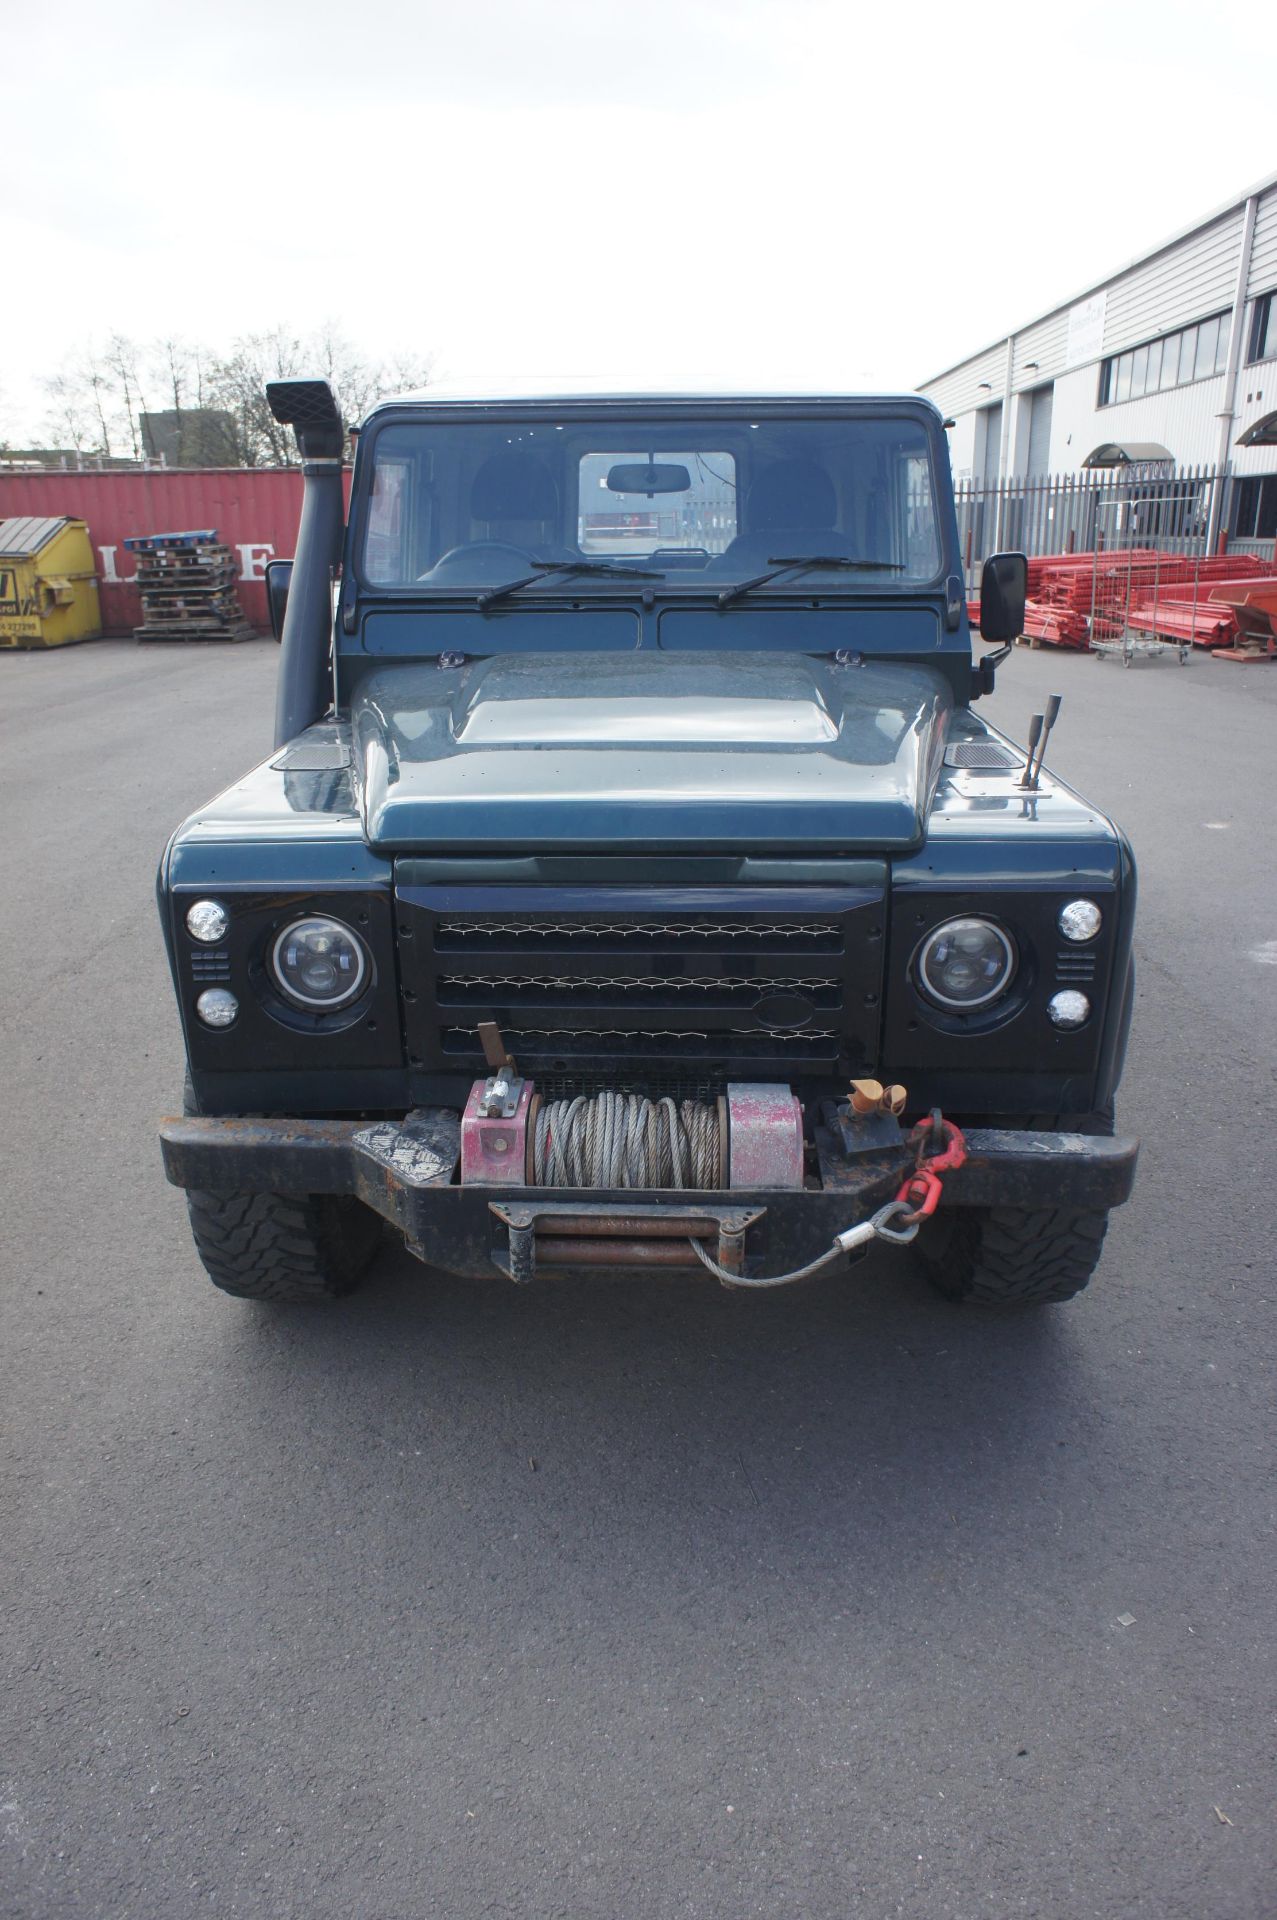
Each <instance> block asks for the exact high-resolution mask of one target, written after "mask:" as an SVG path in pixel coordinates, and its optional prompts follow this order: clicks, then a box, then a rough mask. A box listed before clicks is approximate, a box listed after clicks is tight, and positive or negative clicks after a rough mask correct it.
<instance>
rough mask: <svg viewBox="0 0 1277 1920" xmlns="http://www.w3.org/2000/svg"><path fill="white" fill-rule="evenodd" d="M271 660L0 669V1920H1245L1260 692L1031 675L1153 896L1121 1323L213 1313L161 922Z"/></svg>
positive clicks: (240, 765) (1135, 1079) (1267, 1110)
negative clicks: (1139, 1141)
mask: <svg viewBox="0 0 1277 1920" xmlns="http://www.w3.org/2000/svg"><path fill="white" fill-rule="evenodd" d="M277 658H278V654H277V650H276V649H275V648H274V647H273V646H272V645H271V644H270V643H269V642H265V643H253V644H246V645H244V646H241V647H238V648H225V649H216V650H214V649H213V648H212V647H208V648H204V647H199V646H190V647H187V648H184V649H180V648H178V649H173V650H161V649H158V648H152V649H143V648H139V647H135V646H133V645H132V644H130V643H124V642H120V643H111V642H108V643H102V644H99V645H96V646H86V647H81V648H78V649H75V650H73V651H68V652H65V653H61V654H52V655H47V656H46V655H29V654H28V655H21V656H10V657H6V658H3V659H0V748H2V751H0V806H2V808H3V813H2V816H0V817H2V819H3V836H2V838H0V872H2V874H3V881H2V887H0V897H2V898H3V903H4V913H3V917H2V920H0V980H2V982H3V994H2V996H0V1033H2V1039H0V1047H2V1058H3V1066H4V1077H3V1085H4V1107H5V1123H6V1132H5V1138H6V1141H7V1146H6V1150H5V1155H4V1188H3V1191H4V1210H3V1227H2V1228H0V1232H2V1234H3V1253H4V1259H3V1279H2V1283H0V1316H2V1318H0V1370H2V1372H0V1391H2V1395H3V1399H2V1402H0V1405H2V1411H3V1421H4V1444H3V1451H2V1454H0V1496H2V1498H3V1510H2V1512H0V1542H2V1543H3V1545H2V1547H0V1555H2V1558H3V1569H4V1570H3V1616H2V1627H3V1635H2V1640H0V1681H2V1691H0V1912H3V1913H4V1914H5V1915H7V1916H21V1920H44V1917H45V1916H49V1917H53V1916H63V1915H67V1916H93V1917H94V1920H104V1917H106V1916H111V1917H114V1916H130V1920H134V1917H136V1920H161V1917H163V1920H167V1916H177V1915H181V1916H187V1915H191V1914H196V1913H209V1914H217V1915H244V1916H270V1917H272V1920H273V1917H275V1916H294V1915H296V1916H305V1920H329V1917H330V1916H331V1917H332V1920H338V1917H340V1920H362V1917H363V1916H371V1917H375V1920H427V1917H429V1920H435V1917H436V1916H440V1917H444V1920H452V1916H457V1917H458V1920H471V1916H511V1920H514V1917H515V1916H517V1917H518V1920H549V1917H550V1916H559V1915H562V1916H568V1917H569V1920H632V1917H633V1920H639V1917H640V1916H641V1920H683V1917H684V1916H686V1920H753V1917H754V1916H758V1917H759V1920H800V1917H801V1920H850V1917H851V1916H855V1917H856V1920H859V1917H860V1916H866V1917H869V1916H872V1917H873V1920H878V1917H879V1916H881V1920H896V1916H905V1917H906V1920H977V1916H979V1917H990V1916H991V1917H992V1920H1004V1917H1008V1920H1009V1917H1011V1916H1017V1917H1018V1916H1033V1917H1034V1920H1057V1917H1058V1920H1090V1917H1091V1916H1094V1917H1095V1920H1265V1917H1266V1916H1273V1915H1275V1914H1277V1837H1275V1831H1274V1797H1275V1790H1277V1764H1275V1760H1274V1725H1275V1722H1274V1705H1275V1704H1277V1703H1275V1695H1277V1652H1275V1637H1274V1594H1275V1593H1277V1566H1275V1559H1277V1556H1275V1555H1274V1527H1273V1520H1274V1501H1275V1498H1277V1496H1275V1492H1274V1489H1275V1487H1277V1479H1275V1477H1274V1472H1273V1468H1274V1418H1273V1381H1274V1371H1273V1357H1274V1355H1273V1349H1274V1344H1275V1342H1274V1321H1275V1318H1277V1270H1275V1264H1277V1263H1275V1262H1274V1254H1273V1234H1272V1180H1273V1152H1272V1142H1273V1138H1274V1117H1275V1114H1274V1106H1275V1103H1274V1077H1275V1069H1277V1032H1275V1028H1277V1019H1275V1017H1274V1006H1275V1000H1277V877H1275V873H1274V859H1273V768H1274V740H1275V738H1277V667H1268V666H1254V667H1249V666H1248V667H1240V666H1225V665H1221V664H1217V663H1212V662H1210V661H1209V660H1207V659H1206V658H1204V657H1202V656H1200V655H1199V656H1198V657H1196V658H1195V659H1194V660H1193V661H1192V663H1191V665H1190V666H1189V667H1188V668H1187V669H1181V668H1180V667H1178V666H1174V665H1170V664H1167V665H1158V664H1154V665H1147V666H1137V667H1135V668H1132V669H1131V670H1130V671H1129V672H1124V671H1123V670H1122V669H1121V668H1120V667H1119V666H1117V665H1115V664H1108V663H1103V664H1102V663H1099V662H1096V661H1094V660H1091V659H1087V658H1085V657H1080V656H1063V657H1062V656H1059V655H1056V654H1052V653H1050V652H1048V651H1046V650H1043V651H1041V652H1034V653H1030V652H1028V651H1027V650H1024V649H1021V650H1020V651H1018V652H1017V653H1016V655H1015V656H1014V658H1013V659H1012V660H1011V661H1009V662H1008V664H1007V665H1006V667H1004V669H1003V673H1002V685H1001V687H1000V690H999V692H998V694H997V695H996V696H995V699H994V701H993V704H992V713H993V716H994V717H995V719H997V720H998V721H999V722H1000V723H1001V724H1002V725H1004V726H1006V727H1007V728H1008V730H1009V731H1011V732H1012V733H1013V734H1015V735H1016V736H1017V737H1019V738H1021V739H1022V738H1023V737H1024V731H1025V722H1026V719H1027V716H1028V714H1029V712H1030V711H1031V710H1032V709H1034V708H1035V707H1040V706H1041V705H1042V702H1043V699H1044V697H1045V695H1046V694H1047V693H1048V692H1050V691H1060V692H1062V693H1063V695H1064V707H1063V711H1062V714H1061V718H1060V724H1059V726H1058V728H1057V730H1056V734H1055V738H1054V741H1053V743H1052V751H1051V755H1050V760H1051V763H1052V765H1053V766H1054V767H1055V769H1056V770H1057V771H1058V772H1059V773H1060V774H1061V775H1062V776H1063V777H1064V778H1066V779H1069V780H1071V781H1072V782H1073V783H1074V784H1076V785H1077V786H1079V787H1080V788H1081V789H1082V790H1083V791H1084V792H1086V793H1087V794H1088V796H1089V797H1091V798H1092V799H1094V800H1095V801H1096V802H1097V803H1098V804H1100V805H1102V806H1104V807H1105V808H1106V809H1107V810H1109V811H1111V812H1112V813H1114V814H1115V815H1116V816H1117V817H1118V818H1120V820H1121V821H1122V822H1123V824H1124V825H1125V826H1126V827H1127V829H1128V831H1129V832H1130V834H1131V836H1132V838H1133V840H1134V843H1135V847H1136V850H1137V853H1138V855H1139V857H1140V862H1141V890H1142V891H1141V907H1140V915H1141V917H1140V923H1139V927H1138V933H1137V945H1138V964H1139V970H1140V972H1139V978H1140V988H1139V1005H1138V1011H1137V1014H1136V1021H1135V1032H1134V1039H1133V1046H1132V1053H1131V1058H1130V1062H1129V1066H1128V1072H1127V1079H1126V1083H1125V1086H1124V1089H1123V1098H1122V1101H1121V1103H1120V1107H1119V1117H1120V1121H1121V1124H1122V1129H1123V1131H1132V1132H1137V1133H1139V1134H1141V1135H1142V1136H1143V1140H1144V1148H1143V1159H1142V1164H1141V1172H1140V1177H1139V1183H1138V1188H1137V1192H1136V1196H1135V1199H1134V1201H1133V1202H1132V1204H1131V1205H1130V1206H1128V1207H1126V1208H1124V1209H1123V1210H1121V1212H1120V1213H1118V1214H1117V1215H1116V1216H1115V1218H1114V1223H1113V1227H1112V1230H1111V1233H1110V1238H1109V1243H1108V1251H1107V1253H1106V1256H1105V1259H1104V1262H1103V1265H1102V1267H1101V1270H1100V1273H1099V1276H1098V1278H1097V1280H1096V1281H1095V1282H1094V1283H1093V1286H1092V1289H1091V1291H1090V1292H1089V1293H1087V1294H1085V1295H1083V1296H1082V1298H1081V1299H1079V1300H1078V1301H1076V1302H1074V1303H1072V1304H1071V1305H1069V1306H1065V1307H1057V1308H1054V1309H1048V1310H1046V1311H1045V1312H1044V1313H1043V1314H1041V1315H1040V1316H1038V1317H1032V1318H1029V1319H1027V1320H1022V1321H1015V1322H1012V1323H1004V1322H992V1323H991V1322H989V1321H988V1320H985V1319H981V1318H978V1317H974V1316H971V1315H964V1314H963V1313H962V1312H960V1311H955V1310H953V1309H951V1308H949V1307H947V1306H945V1305H944V1304H943V1303H941V1302H939V1301H937V1300H935V1299H934V1298H933V1297H932V1296H931V1295H930V1294H929V1293H928V1291H927V1290H926V1288H925V1286H924V1284H923V1282H922V1280H921V1278H920V1277H919V1276H918V1274H917V1273H916V1272H915V1270H914V1268H913V1266H912V1264H911V1262H910V1260H909V1258H908V1256H899V1255H886V1256H882V1257H877V1256H876V1257H875V1258H874V1259H873V1260H872V1262H870V1263H869V1264H867V1265H865V1266H862V1267H860V1268H858V1269H856V1270H855V1272H854V1274H843V1275H836V1276H833V1277H829V1278H826V1279H823V1280H821V1281H820V1282H818V1283H816V1284H813V1285H810V1286H808V1287H807V1288H805V1289H802V1290H793V1291H786V1292H782V1293H780V1294H777V1295H762V1296H758V1297H748V1296H746V1297H739V1296H732V1295H728V1294H726V1293H724V1292H722V1291H720V1290H719V1289H717V1288H716V1287H714V1286H713V1285H712V1283H709V1282H692V1281H682V1280H679V1281H676V1282H670V1281H669V1280H665V1281H656V1280H652V1279H642V1280H634V1279H618V1280H616V1281H615V1282H610V1283H604V1284H599V1283H597V1282H588V1281H585V1280H579V1281H570V1282H557V1283H553V1284H547V1285H545V1286H544V1287H541V1288H535V1289H529V1290H528V1291H526V1292H515V1291H514V1290H512V1289H510V1288H509V1287H508V1286H506V1285H504V1284H503V1283H502V1282H501V1281H500V1280H498V1279H495V1278H494V1280H493V1282H492V1283H491V1284H490V1285H484V1284H478V1283H466V1282H463V1281H459V1280H452V1279H448V1278H444V1277H441V1276H439V1275H436V1274H433V1273H430V1272H427V1271H425V1270H423V1269H421V1268H420V1267H418V1266H417V1265H415V1263H414V1262H412V1261H411V1260H410V1259H409V1258H408V1257H407V1256H405V1255H399V1254H394V1253H389V1252H388V1253H387V1254H385V1255H384V1256H383V1257H382V1258H381V1259H380V1261H379V1263H378V1265H377V1267H376V1269H375V1271H374V1273H373V1276H372V1278H371V1280H370V1282H369V1284H368V1285H367V1287H366V1289H365V1290H364V1291H363V1292H362V1293H360V1294H358V1295H356V1296H354V1297H353V1298H352V1299H350V1300H349V1301H347V1302H344V1303H342V1304H341V1305H339V1306H337V1307H335V1308H331V1309H326V1310H320V1311H309V1312H308V1311H305V1310H301V1309H290V1310H283V1309H261V1308H255V1307H253V1306H251V1305H249V1304H246V1303H242V1302H236V1301H232V1300H229V1299H227V1298H225V1297H224V1296H222V1295H220V1294H218V1293H217V1292H216V1291H215V1290H214V1289H213V1287H212V1286H211V1285H209V1284H208V1282H207V1281H206V1280H205V1279H204V1278H203V1275H202V1271H201V1269H200V1268H199V1266H198V1264H197V1262H196V1259H195V1255H194V1252H193V1250H192V1247H191V1243H190V1238H189V1234H188V1232H187V1227H186V1221H185V1213H184V1208H183V1204H182V1200H181V1196H180V1195H179V1194H178V1193H177V1192H176V1191H174V1190H173V1189H172V1188H170V1187H168V1186H167V1185H166V1184H165V1181H164V1178H163V1174H162V1172H161V1167H160V1159H159V1152H158V1148H157V1145H156V1140H155V1123H156V1119H157V1117H158V1116H159V1115H160V1114H161V1113H163V1112H165V1111H172V1110H173V1107H174V1105H175V1103H176V1101H177V1100H178V1097H179V1093H180V1086H181V1075H182V1061H181V1043H180V1037H179V1032H178V1026H177V1020H176V1015H175V1012H174V1007H173V1001H172V992H171V988H170V984H169V980H168V975H167V969H166V964H165V959H164V953H163V949H162V946H161V941H160V936H159V930H158V926H157V922H156V917H155V910H154V905H153V901H152V894H151V888H152V881H153V875H154V870H155V865H156V861H157V859H158V856H159V853H160V851H161V848H162V846H163V844H164V840H165V838H166V836H167V834H168V832H169V830H170V829H171V828H172V826H173V825H175V824H176V822H177V821H178V819H179V818H180V817H181V816H182V815H183V814H184V813H185V812H187V811H189V810H190V809H191V808H193V807H194V806H196V805H197V804H199V803H200V802H202V801H203V800H205V799H206V798H207V797H208V796H209V794H210V793H212V792H213V791H215V790H216V789H218V788H219V787H221V786H223V785H225V784H227V783H228V782H230V781H231V780H232V779H233V778H234V777H235V776H236V775H237V774H239V773H240V772H242V771H243V770H244V769H245V768H246V767H247V766H248V765H249V764H250V763H251V762H252V761H253V760H255V759H257V758H258V757H260V756H261V755H262V754H263V753H265V752H266V751H267V750H268V748H269V743H270V730H271V713H272V703H273V678H274V669H275V664H276V660H277Z"/></svg>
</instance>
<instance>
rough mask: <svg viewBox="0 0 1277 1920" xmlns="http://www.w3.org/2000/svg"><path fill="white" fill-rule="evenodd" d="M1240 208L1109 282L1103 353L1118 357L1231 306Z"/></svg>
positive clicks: (1241, 217) (1240, 234)
mask: <svg viewBox="0 0 1277 1920" xmlns="http://www.w3.org/2000/svg"><path fill="white" fill-rule="evenodd" d="M1243 218H1244V209H1243V208H1241V207H1238V209H1237V211H1236V212H1235V213H1230V214H1229V215H1228V216H1227V217H1226V218H1225V219H1223V220H1217V221H1216V222H1215V223H1214V225H1213V226H1209V227H1203V228H1201V230H1200V231H1199V232H1197V233H1194V234H1190V235H1189V236H1188V238H1187V239H1186V240H1180V241H1179V242H1178V243H1177V244H1176V245H1175V246H1173V247H1168V248H1167V249H1166V251H1165V252H1164V253H1158V254H1154V256H1153V258H1152V259H1151V260H1145V261H1142V262H1141V263H1140V265H1139V266H1138V267H1136V268H1135V269H1134V270H1133V271H1132V272H1130V273H1127V274H1123V275H1122V276H1121V278H1120V279H1118V280H1114V281H1112V282H1111V283H1110V285H1109V288H1108V305H1107V308H1106V310H1105V315H1104V351H1105V353H1106V354H1109V353H1121V351H1122V349H1123V348H1124V347H1137V346H1139V344H1140V343H1141V341H1144V340H1152V339H1154V338H1155V337H1156V336H1157V335H1158V334H1159V333H1170V332H1171V331H1172V330H1173V329H1174V328H1175V327H1185V326H1188V325H1189V323H1190V322H1191V321H1193V320H1204V319H1205V318H1206V316H1207V314H1210V313H1218V312H1219V311H1220V310H1221V309H1222V308H1224V307H1231V306H1232V304H1233V294H1234V291H1235V290H1236V286H1237V269H1238V262H1239V258H1240V254H1241V244H1242V225H1243Z"/></svg>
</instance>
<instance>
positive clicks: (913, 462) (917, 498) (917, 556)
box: [904, 454, 940, 580]
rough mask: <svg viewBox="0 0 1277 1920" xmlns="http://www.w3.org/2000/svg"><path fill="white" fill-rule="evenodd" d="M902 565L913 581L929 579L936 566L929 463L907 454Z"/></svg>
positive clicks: (937, 545)
mask: <svg viewBox="0 0 1277 1920" xmlns="http://www.w3.org/2000/svg"><path fill="white" fill-rule="evenodd" d="M904 481H905V497H904V515H905V526H904V534H905V553H904V558H905V565H906V567H907V569H908V571H909V573H910V574H911V575H913V576H914V577H915V578H917V579H924V580H925V579H929V578H930V576H931V575H932V574H933V573H935V571H936V569H937V567H938V566H939V564H940V539H939V534H938V531H937V528H936V496H935V488H934V487H933V486H932V484H931V461H930V460H929V458H928V457H927V456H926V454H909V455H907V456H906V458H905V461H904Z"/></svg>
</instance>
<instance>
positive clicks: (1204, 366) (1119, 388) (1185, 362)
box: [1097, 294, 1277, 407]
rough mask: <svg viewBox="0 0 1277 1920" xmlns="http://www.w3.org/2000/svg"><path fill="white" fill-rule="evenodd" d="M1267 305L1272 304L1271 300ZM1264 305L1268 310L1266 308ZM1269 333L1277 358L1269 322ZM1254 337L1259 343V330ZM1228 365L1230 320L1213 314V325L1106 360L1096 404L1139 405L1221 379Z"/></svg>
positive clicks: (1276, 337)
mask: <svg viewBox="0 0 1277 1920" xmlns="http://www.w3.org/2000/svg"><path fill="white" fill-rule="evenodd" d="M1267 301H1268V302H1269V303H1271V301H1272V295H1271V294H1269V295H1268V296H1267ZM1259 304H1260V306H1264V304H1265V302H1264V301H1261V302H1260V303H1259ZM1256 318H1257V319H1258V309H1257V310H1256ZM1264 329H1265V337H1267V338H1268V339H1269V340H1270V343H1271V344H1270V347H1269V351H1271V352H1277V326H1274V327H1273V328H1272V330H1271V331H1269V326H1268V320H1267V317H1265V320H1264ZM1251 337H1252V340H1258V339H1259V337H1260V335H1259V329H1258V326H1257V325H1256V327H1255V328H1254V330H1253V331H1252V336H1251ZM1250 357H1251V359H1252V360H1262V359H1263V358H1264V355H1263V354H1262V353H1252V354H1251V356H1250ZM1227 361H1228V314H1227V312H1224V313H1213V314H1212V315H1211V316H1210V319H1209V320H1199V321H1198V322H1197V325H1196V326H1194V327H1181V328H1180V330H1179V332H1178V333H1164V334H1162V335H1161V336H1160V338H1159V339H1157V340H1150V341H1148V342H1146V344H1145V345H1144V346H1142V347H1131V348H1130V349H1129V350H1128V351H1127V352H1126V353H1114V354H1110V355H1109V357H1108V359H1107V360H1102V361H1101V362H1100V393H1099V400H1098V403H1097V404H1098V405H1099V406H1101V407H1115V406H1118V405H1119V404H1120V403H1121V402H1122V401H1123V400H1140V399H1142V398H1143V397H1144V395H1145V394H1146V393H1165V391H1166V389H1167V388H1168V387H1186V386H1187V385H1188V383H1189V381H1190V380H1208V379H1209V378H1210V377H1211V375H1212V374H1215V373H1222V372H1223V371H1224V367H1225V365H1226V364H1227Z"/></svg>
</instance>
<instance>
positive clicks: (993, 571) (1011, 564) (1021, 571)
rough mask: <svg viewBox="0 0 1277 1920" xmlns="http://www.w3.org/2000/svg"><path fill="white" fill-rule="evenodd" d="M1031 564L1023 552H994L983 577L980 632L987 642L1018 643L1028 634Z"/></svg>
mask: <svg viewBox="0 0 1277 1920" xmlns="http://www.w3.org/2000/svg"><path fill="white" fill-rule="evenodd" d="M1028 591H1029V563H1028V561H1027V560H1026V559H1025V557H1024V555H1023V554H1022V553H994V554H990V556H989V558H988V559H987V560H986V561H985V563H984V571H983V572H982V573H981V575H980V632H981V635H982V636H983V638H984V639H986V640H1018V639H1019V637H1020V635H1021V634H1022V633H1023V632H1024V602H1025V598H1026V596H1027V594H1028Z"/></svg>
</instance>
